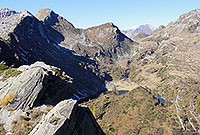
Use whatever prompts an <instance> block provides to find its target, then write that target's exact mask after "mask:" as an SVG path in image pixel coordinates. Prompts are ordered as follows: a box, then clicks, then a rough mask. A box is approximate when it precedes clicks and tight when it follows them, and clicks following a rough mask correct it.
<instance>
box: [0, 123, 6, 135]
mask: <svg viewBox="0 0 200 135" xmlns="http://www.w3.org/2000/svg"><path fill="white" fill-rule="evenodd" d="M5 134H6V130H5V129H4V127H3V125H2V124H0V135H5Z"/></svg>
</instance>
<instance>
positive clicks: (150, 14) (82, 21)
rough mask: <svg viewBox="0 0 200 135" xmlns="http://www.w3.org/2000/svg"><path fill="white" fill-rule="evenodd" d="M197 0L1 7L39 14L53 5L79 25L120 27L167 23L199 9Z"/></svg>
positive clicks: (88, 0) (20, 1)
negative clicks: (112, 25)
mask: <svg viewBox="0 0 200 135" xmlns="http://www.w3.org/2000/svg"><path fill="white" fill-rule="evenodd" d="M199 4H200V1H197V0H190V1H188V0H177V1H174V0H166V1H159V0H152V1H149V0H141V1H134V0H124V1H120V0H109V1H108V0H107V1H106V0H101V1H92V0H85V1H81V0H75V1H68V0H67V1H64V0H59V1H58V0H57V1H54V0H48V1H47V0H43V1H39V0H34V1H25V0H15V3H14V4H13V0H6V1H1V7H0V8H9V9H14V10H16V11H19V12H20V11H23V10H24V9H26V10H28V11H29V12H31V13H32V14H33V15H36V13H37V12H38V10H39V9H41V8H50V9H52V10H54V11H55V12H56V13H58V14H59V15H60V16H63V17H64V18H66V19H67V20H68V21H69V22H71V23H72V24H73V25H74V26H75V27H77V28H88V27H93V26H97V25H100V24H104V23H107V22H112V23H114V24H115V25H116V26H118V27H119V28H120V29H122V30H123V29H127V28H130V27H133V26H139V25H143V24H150V25H152V26H154V27H158V26H159V25H167V24H168V23H169V22H171V21H174V20H176V19H177V18H178V17H179V16H180V15H181V14H184V13H186V12H189V11H191V10H194V9H198V5H199Z"/></svg>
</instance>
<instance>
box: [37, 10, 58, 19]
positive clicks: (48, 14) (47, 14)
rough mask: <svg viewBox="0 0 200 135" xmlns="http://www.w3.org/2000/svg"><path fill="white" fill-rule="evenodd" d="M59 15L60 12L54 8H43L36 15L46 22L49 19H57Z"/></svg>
mask: <svg viewBox="0 0 200 135" xmlns="http://www.w3.org/2000/svg"><path fill="white" fill-rule="evenodd" d="M58 16H59V15H58V14H56V13H55V12H54V11H53V10H51V9H49V8H42V9H40V10H39V11H38V13H37V14H36V17H37V18H38V20H41V21H44V22H47V21H49V19H51V20H55V19H57V17H58Z"/></svg>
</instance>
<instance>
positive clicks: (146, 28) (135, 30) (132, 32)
mask: <svg viewBox="0 0 200 135" xmlns="http://www.w3.org/2000/svg"><path fill="white" fill-rule="evenodd" d="M155 30H156V27H154V26H152V25H150V24H144V25H140V26H138V27H132V28H130V29H127V30H122V32H123V33H124V34H125V35H126V36H128V37H129V38H131V39H134V37H135V36H136V35H137V34H139V33H140V32H142V33H145V34H147V35H150V34H151V33H152V32H153V31H155Z"/></svg>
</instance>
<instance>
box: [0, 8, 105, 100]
mask: <svg viewBox="0 0 200 135" xmlns="http://www.w3.org/2000/svg"><path fill="white" fill-rule="evenodd" d="M1 14H4V15H3V16H2V19H1V22H0V24H1V25H2V27H3V28H4V27H5V29H2V32H1V38H4V40H7V41H6V42H8V43H7V46H8V47H9V48H10V49H11V50H12V51H13V53H14V57H15V58H16V59H17V61H18V65H16V66H19V65H22V64H32V63H34V62H36V61H44V62H45V63H47V64H50V65H53V66H56V67H59V68H61V70H62V71H65V72H66V74H68V75H69V76H71V77H72V78H73V79H74V81H73V82H74V86H76V89H77V92H78V91H81V92H79V94H78V95H79V96H80V97H79V96H78V97H79V98H88V97H93V96H97V95H98V94H99V93H101V92H102V91H104V90H105V88H104V85H105V84H104V80H103V79H101V78H99V77H98V76H96V74H95V73H93V72H92V71H91V70H86V69H84V68H83V67H81V66H80V64H79V63H82V62H84V63H90V64H91V65H95V61H94V60H91V59H88V58H85V57H81V56H78V55H74V54H72V51H70V50H68V49H66V48H63V47H60V46H59V45H58V43H59V42H61V41H62V40H64V37H63V36H62V34H61V33H59V32H58V31H55V30H54V29H52V28H51V27H49V26H48V25H45V24H43V23H42V22H40V21H39V20H38V19H37V18H35V17H34V16H33V15H31V14H30V13H29V12H28V11H23V12H20V13H17V12H15V11H12V10H9V9H2V10H1ZM3 22H9V24H7V23H3ZM10 22H12V23H10ZM55 39H56V41H55ZM6 53H8V52H3V54H6ZM4 61H6V60H4ZM19 63H20V64H19ZM80 76H81V77H80Z"/></svg>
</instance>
